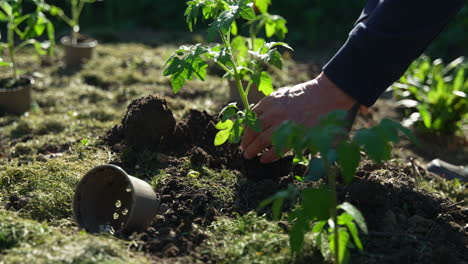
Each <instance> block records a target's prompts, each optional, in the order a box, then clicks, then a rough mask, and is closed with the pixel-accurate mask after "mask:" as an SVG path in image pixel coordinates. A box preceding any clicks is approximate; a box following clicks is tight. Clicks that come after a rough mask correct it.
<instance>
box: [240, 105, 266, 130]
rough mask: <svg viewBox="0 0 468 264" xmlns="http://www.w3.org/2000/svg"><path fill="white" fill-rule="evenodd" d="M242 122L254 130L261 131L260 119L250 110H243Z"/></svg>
mask: <svg viewBox="0 0 468 264" xmlns="http://www.w3.org/2000/svg"><path fill="white" fill-rule="evenodd" d="M244 124H245V125H246V126H247V127H248V128H250V129H252V130H253V131H255V132H261V131H262V127H261V126H260V120H258V118H257V114H255V112H253V111H251V110H246V111H245V116H244Z"/></svg>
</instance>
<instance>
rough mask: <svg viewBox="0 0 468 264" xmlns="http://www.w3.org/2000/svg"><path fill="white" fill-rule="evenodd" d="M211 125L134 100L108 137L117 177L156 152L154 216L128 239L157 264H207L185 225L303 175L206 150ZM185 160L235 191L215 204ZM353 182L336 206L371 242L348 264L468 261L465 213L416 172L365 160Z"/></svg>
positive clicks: (253, 200) (197, 238)
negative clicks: (348, 209) (353, 211)
mask: <svg viewBox="0 0 468 264" xmlns="http://www.w3.org/2000/svg"><path fill="white" fill-rule="evenodd" d="M148 120H165V122H145V121H148ZM215 122H216V119H215V118H214V117H213V116H211V115H209V114H208V113H206V112H200V111H196V110H191V111H190V112H189V113H188V115H187V117H186V118H185V119H183V120H181V121H179V122H178V123H177V124H176V123H175V120H174V119H173V117H172V113H171V111H170V110H169V109H167V107H166V104H165V101H164V99H162V98H160V97H157V96H156V97H155V96H150V97H145V98H141V99H138V100H136V101H134V102H132V103H131V105H130V106H129V107H128V112H127V114H126V115H125V117H124V119H123V120H122V125H121V126H120V127H115V128H113V129H112V130H111V131H109V133H108V135H107V140H106V142H107V144H109V145H111V148H113V149H114V151H116V152H117V151H122V150H125V153H126V154H125V155H121V157H120V158H121V160H117V161H115V162H116V163H118V164H119V165H121V166H123V167H124V169H125V170H127V171H129V172H130V173H132V170H135V165H137V164H139V163H136V162H135V160H136V159H133V158H129V157H132V155H133V157H136V156H137V155H138V154H139V153H141V151H138V149H141V148H144V149H146V151H149V152H150V153H156V154H155V155H154V156H152V159H151V161H150V162H149V163H148V164H150V165H149V166H154V168H155V169H156V168H159V169H160V168H165V169H166V171H167V173H168V174H170V175H171V177H170V178H169V179H167V180H166V182H163V183H161V184H160V185H159V186H161V188H159V189H158V190H157V192H158V193H159V195H160V197H161V202H162V204H161V208H160V209H159V210H160V211H159V212H158V216H157V217H156V218H155V219H154V221H153V223H152V225H151V227H150V228H149V229H148V230H147V231H145V232H143V233H140V234H134V237H133V238H135V239H136V241H137V246H138V247H139V248H141V249H143V250H144V251H146V252H149V253H150V254H151V255H153V256H154V257H155V258H156V259H158V261H157V262H159V260H160V259H161V258H163V259H166V260H169V259H168V258H170V259H172V260H171V261H168V262H173V263H190V262H191V261H193V260H198V261H202V262H207V263H210V262H211V261H210V259H209V257H208V256H206V255H203V254H202V253H201V252H200V250H199V248H198V247H199V246H200V245H201V244H202V243H203V241H204V240H205V239H206V236H205V235H204V234H203V233H201V232H200V231H199V230H198V229H197V228H196V227H195V226H194V225H192V224H196V225H198V226H207V225H209V224H210V223H211V222H212V221H213V220H214V219H215V217H217V216H221V215H230V214H231V213H232V212H238V213H240V214H243V213H246V212H248V211H251V210H256V209H257V207H258V205H259V203H260V201H262V200H263V199H265V198H267V197H269V196H270V195H272V194H274V193H275V192H277V191H278V190H281V189H284V188H286V187H287V186H288V184H300V183H299V182H297V181H296V180H295V179H294V175H297V173H298V172H299V171H301V170H303V168H298V167H293V166H292V161H291V157H287V158H284V159H282V160H280V161H277V162H275V163H273V164H270V165H262V164H260V163H259V162H258V160H253V161H245V160H244V159H243V158H242V155H241V152H240V150H239V149H238V148H237V147H236V146H233V145H224V146H222V147H214V146H213V138H214V135H215V133H216V128H215V127H214V126H215ZM147 123H149V124H147ZM161 124H165V125H164V126H161ZM171 129H172V130H171ZM132 137H135V138H132ZM132 153H133V154H132ZM186 159H188V160H190V163H191V165H192V166H194V167H200V168H201V166H206V167H209V168H211V169H212V170H218V169H223V168H227V169H230V170H231V171H232V172H233V173H235V174H236V175H237V176H238V181H237V184H236V185H235V186H229V187H230V188H234V190H233V191H234V192H235V194H236V195H235V197H234V199H233V200H228V201H227V200H222V199H220V198H217V197H216V196H215V195H214V192H215V191H216V190H214V189H213V190H212V189H210V188H206V187H205V188H201V187H197V186H193V185H190V184H189V182H188V181H187V179H186V175H187V173H188V170H189V169H188V168H186V166H185V165H184V160H186ZM415 168H416V169H415ZM415 170H417V171H415ZM356 175H357V179H356V180H355V181H354V182H353V183H352V184H351V185H349V186H340V187H339V196H340V199H341V200H346V201H349V202H351V203H353V204H354V205H356V206H357V207H358V208H359V209H360V210H361V211H362V213H363V214H364V217H365V219H366V221H367V224H368V227H369V235H368V236H364V235H363V237H362V238H363V242H364V246H365V251H364V253H359V252H358V251H353V253H352V261H353V263H467V262H468V259H467V257H466V256H468V252H467V247H466V245H467V244H468V234H467V226H466V223H467V222H468V212H467V211H466V209H464V208H462V207H460V206H457V205H453V203H451V202H450V201H448V200H444V199H441V198H438V197H436V196H435V195H433V194H430V193H427V192H426V191H424V190H421V189H419V188H418V187H416V186H417V184H416V183H417V182H416V181H417V177H416V175H419V176H418V177H431V176H430V175H429V174H426V173H425V171H424V169H423V168H420V167H417V166H414V165H406V164H401V163H398V162H388V163H384V164H382V165H375V164H373V163H372V162H370V161H366V162H363V164H362V165H361V167H360V169H359V171H358V172H357V174H356ZM149 176H150V175H148V177H149ZM221 184H224V183H221ZM226 184H227V183H226ZM288 208H289V206H288V205H287V206H286V207H285V210H287V209H288ZM285 228H287V227H285Z"/></svg>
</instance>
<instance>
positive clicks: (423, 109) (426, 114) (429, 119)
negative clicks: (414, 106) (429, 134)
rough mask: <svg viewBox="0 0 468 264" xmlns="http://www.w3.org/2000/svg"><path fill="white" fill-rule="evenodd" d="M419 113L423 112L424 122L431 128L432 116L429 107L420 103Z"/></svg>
mask: <svg viewBox="0 0 468 264" xmlns="http://www.w3.org/2000/svg"><path fill="white" fill-rule="evenodd" d="M418 110H419V114H421V117H422V119H423V122H424V126H425V127H426V128H431V127H432V117H431V114H430V113H429V111H428V110H427V108H426V107H425V106H424V105H422V104H421V105H419V106H418Z"/></svg>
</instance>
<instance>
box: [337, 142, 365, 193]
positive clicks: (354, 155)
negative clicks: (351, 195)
mask: <svg viewBox="0 0 468 264" xmlns="http://www.w3.org/2000/svg"><path fill="white" fill-rule="evenodd" d="M359 150H360V149H359V146H358V145H357V144H356V143H354V142H348V141H345V140H344V141H341V142H340V143H339V144H338V147H337V154H338V160H337V162H338V164H339V165H340V168H341V172H342V174H343V178H344V180H345V183H347V184H349V183H350V182H351V181H352V180H353V177H354V174H355V173H356V169H357V167H358V166H359V161H360V160H361V153H360V151H359Z"/></svg>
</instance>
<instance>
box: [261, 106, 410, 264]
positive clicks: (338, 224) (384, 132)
mask: <svg viewBox="0 0 468 264" xmlns="http://www.w3.org/2000/svg"><path fill="white" fill-rule="evenodd" d="M346 119H347V118H346V113H345V112H344V111H335V112H331V113H329V114H328V115H327V116H326V117H324V118H321V120H320V123H319V125H318V126H315V127H312V128H306V127H304V126H303V125H299V124H295V123H293V122H291V121H286V122H285V123H284V124H283V125H281V126H280V127H279V128H278V129H277V130H276V131H275V132H274V134H273V145H274V147H275V149H276V150H277V153H278V154H280V153H283V152H284V151H285V150H288V149H292V150H293V152H294V154H295V156H294V161H295V162H302V163H304V164H306V165H307V166H308V169H307V171H306V174H305V175H304V176H298V177H296V178H297V179H299V180H300V181H318V180H319V179H321V178H325V179H326V181H327V184H326V185H325V184H322V185H321V186H320V187H318V188H306V189H303V190H298V189H296V188H295V187H290V188H289V189H287V190H284V191H281V192H278V193H277V194H276V195H274V196H272V197H271V198H269V199H267V200H265V201H263V202H262V203H261V205H260V207H261V208H262V207H265V206H267V205H269V204H271V205H272V211H273V215H274V217H275V218H278V217H279V216H280V212H281V207H282V204H283V202H284V200H285V199H291V198H292V197H294V196H297V195H299V197H300V203H299V205H298V207H297V208H295V209H294V210H293V211H292V212H291V213H290V214H289V217H288V221H289V222H290V223H291V224H292V227H291V229H290V232H289V236H290V246H291V250H292V251H293V252H299V251H301V249H302V246H303V242H304V234H305V233H307V232H313V233H315V234H316V242H317V245H318V247H319V248H321V249H322V250H323V252H325V251H326V250H327V249H326V248H327V247H326V246H324V245H328V249H329V250H331V252H332V253H333V255H334V261H335V263H345V262H347V259H348V258H349V251H348V248H350V247H352V245H354V246H355V247H357V248H358V249H359V250H362V249H363V246H362V242H361V240H360V238H359V235H358V229H360V230H361V231H362V232H364V233H367V226H366V223H365V221H364V217H363V216H362V214H361V213H360V212H359V210H358V209H357V208H356V207H354V206H353V205H352V204H350V203H348V202H344V203H342V204H339V205H338V202H337V198H336V196H337V194H336V183H337V176H338V175H339V174H341V175H342V177H343V180H344V182H345V183H346V184H349V183H350V182H351V181H352V180H353V177H354V174H355V172H356V169H357V167H358V165H359V162H360V160H361V150H364V151H366V153H367V155H368V156H369V157H370V158H371V159H372V160H374V161H375V162H381V161H382V160H386V159H389V158H390V151H391V142H394V143H396V142H398V141H399V132H403V133H404V134H405V135H407V136H408V137H410V138H411V139H413V140H414V138H413V137H412V135H411V133H410V131H409V130H408V129H407V128H405V127H403V126H402V125H401V124H399V123H397V122H394V121H391V120H388V119H384V120H382V121H381V122H380V123H379V125H377V126H374V127H370V128H362V129H360V130H358V131H356V132H355V133H354V135H353V136H352V137H351V138H348V137H347V134H348V132H347V130H346V127H347V126H349V124H347V122H348V121H347V120H346ZM306 154H307V155H306ZM318 154H320V156H317V155H318ZM323 241H326V242H327V243H326V244H323V243H322V242H323Z"/></svg>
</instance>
